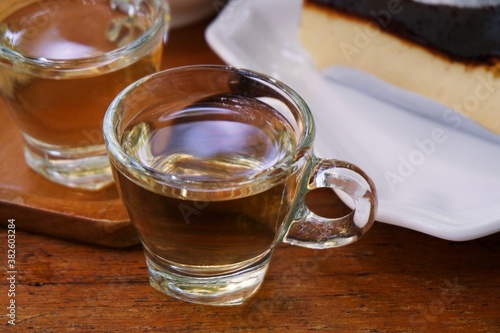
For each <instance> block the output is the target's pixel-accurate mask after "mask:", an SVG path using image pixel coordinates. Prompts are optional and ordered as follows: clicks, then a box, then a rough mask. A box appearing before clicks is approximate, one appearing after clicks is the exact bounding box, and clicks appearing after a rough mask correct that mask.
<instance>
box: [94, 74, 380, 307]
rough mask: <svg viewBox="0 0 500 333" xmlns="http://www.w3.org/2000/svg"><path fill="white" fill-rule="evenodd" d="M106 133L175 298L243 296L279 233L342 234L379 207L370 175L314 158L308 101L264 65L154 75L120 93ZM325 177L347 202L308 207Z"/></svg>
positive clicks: (145, 240) (152, 268) (123, 191)
mask: <svg viewBox="0 0 500 333" xmlns="http://www.w3.org/2000/svg"><path fill="white" fill-rule="evenodd" d="M103 132H104V137H105V141H106V145H107V149H108V154H109V157H110V161H111V165H112V169H113V171H114V176H115V180H116V183H117V186H118V189H119V192H120V195H121V198H122V200H123V202H124V204H125V206H126V208H127V210H128V213H129V216H130V219H131V221H132V222H133V224H134V226H135V227H136V229H137V231H138V234H139V236H140V238H141V241H142V244H143V247H144V250H145V256H146V262H147V265H148V268H149V274H150V282H151V285H152V286H153V287H155V288H157V289H158V290H160V291H162V292H164V293H166V294H169V295H171V296H173V297H176V298H179V299H182V300H186V301H190V302H196V303H202V304H214V305H232V304H240V303H242V302H243V301H244V300H245V299H247V298H248V297H250V296H251V295H252V294H253V293H254V292H255V291H256V290H257V288H258V287H259V285H260V284H261V282H262V280H263V278H264V275H265V272H266V270H267V267H268V265H269V260H270V258H271V254H272V252H273V249H274V247H275V246H276V244H278V243H279V242H280V241H283V242H286V243H290V244H294V245H299V246H303V247H309V248H316V249H323V248H330V247H337V246H341V245H346V244H349V243H352V242H354V241H356V240H357V239H358V238H359V237H360V236H362V235H363V234H364V233H365V232H366V231H367V230H368V229H369V228H370V227H371V225H372V223H373V220H374V217H375V213H376V208H377V197H376V193H375V188H374V185H373V183H372V181H371V180H370V178H369V177H368V176H366V175H365V174H364V173H363V172H362V171H361V170H360V169H359V168H357V167H356V166H354V165H352V164H350V163H347V162H342V161H337V160H334V159H319V158H317V157H315V156H314V154H313V140H314V133H315V132H314V123H313V117H312V115H311V112H310V110H309V108H308V107H307V105H306V103H305V102H304V101H303V100H302V99H301V97H300V96H298V95H297V93H295V92H294V91H293V90H292V89H290V88H289V87H288V86H286V85H284V84H283V83H280V82H278V81H276V80H274V79H273V78H271V77H268V76H266V75H263V74H259V73H255V72H253V71H248V70H244V69H237V68H231V67H225V66H208V65H207V66H189V67H181V68H176V69H171V70H167V71H163V72H159V73H157V74H153V75H150V76H148V77H146V78H143V79H141V80H139V81H138V82H136V83H134V84H132V85H131V86H129V87H128V88H127V89H125V90H124V91H123V92H121V93H120V94H119V95H118V96H117V98H116V99H115V100H114V101H113V103H112V104H111V105H110V107H109V109H108V111H107V113H106V115H105V118H104V124H103ZM322 187H327V188H331V189H333V190H339V191H342V192H344V193H346V194H347V195H348V196H350V197H351V198H352V202H353V205H354V207H353V212H352V213H350V214H348V215H347V216H344V217H341V218H335V219H328V218H323V217H321V216H318V215H316V214H314V213H313V212H311V211H310V210H309V209H308V207H307V206H306V204H305V202H304V197H305V195H306V194H307V193H308V192H309V191H311V190H314V189H316V188H322Z"/></svg>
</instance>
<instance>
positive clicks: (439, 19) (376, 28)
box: [299, 0, 500, 134]
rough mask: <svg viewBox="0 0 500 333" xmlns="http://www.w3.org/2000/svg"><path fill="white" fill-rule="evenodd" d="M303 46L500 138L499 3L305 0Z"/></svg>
mask: <svg viewBox="0 0 500 333" xmlns="http://www.w3.org/2000/svg"><path fill="white" fill-rule="evenodd" d="M299 33H300V40H301V43H302V44H303V46H304V47H305V49H306V50H307V51H308V52H309V53H310V55H311V57H312V58H313V60H314V61H315V63H316V64H317V66H318V68H319V69H322V68H324V67H327V66H332V65H346V66H352V67H355V68H357V69H360V70H362V71H364V72H367V73H369V74H372V75H374V76H376V77H379V78H380V79H382V80H384V81H386V82H388V83H391V84H393V85H396V86H399V87H401V88H403V89H407V90H409V91H412V92H415V93H417V94H420V95H422V96H426V97H428V98H431V99H433V100H435V101H437V102H440V103H442V104H444V105H446V106H447V107H449V108H451V109H454V110H456V111H458V112H460V113H461V114H462V115H464V116H466V117H469V118H470V119H471V120H473V121H475V122H476V123H478V124H479V125H481V126H483V127H484V128H486V129H488V130H490V131H492V132H494V133H497V134H500V1H498V0H357V1H346V0H305V1H304V5H303V12H302V18H301V23H300V29H299Z"/></svg>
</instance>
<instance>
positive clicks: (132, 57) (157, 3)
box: [0, 0, 168, 190]
mask: <svg viewBox="0 0 500 333" xmlns="http://www.w3.org/2000/svg"><path fill="white" fill-rule="evenodd" d="M167 25H168V7H167V6H166V3H165V1H164V0H140V1H124V0H109V1H90V2H89V1H83V0H75V1H59V0H53V1H51V0H48V1H46V0H43V1H42V0H2V1H1V4H0V93H1V95H2V97H3V99H4V101H5V104H6V106H7V109H9V111H10V112H11V114H12V115H13V116H14V118H15V119H16V121H17V123H18V124H19V126H20V128H21V131H22V133H23V137H24V142H25V147H24V156H25V160H26V162H27V164H28V165H29V166H30V167H31V168H32V169H34V170H35V171H36V172H38V173H39V174H41V175H43V176H45V177H46V178H48V179H50V180H52V181H54V182H56V183H59V184H62V185H65V186H69V187H74V188H79V189H88V190H99V189H101V188H103V187H105V186H107V185H110V184H112V182H113V179H112V175H111V170H110V167H109V162H108V158H107V156H106V149H105V147H104V140H103V137H102V131H101V127H102V126H101V125H102V119H103V116H104V113H105V111H106V109H107V107H108V106H109V104H110V103H111V101H112V100H113V98H114V97H116V95H117V94H118V93H119V92H120V91H121V90H123V89H124V88H125V87H126V86H128V85H129V84H131V83H133V82H134V81H136V80H138V79H140V78H141V77H144V76H146V75H148V74H151V73H154V72H156V71H158V70H159V68H160V64H161V57H162V50H163V41H164V39H165V37H166V33H167V30H168V26H167Z"/></svg>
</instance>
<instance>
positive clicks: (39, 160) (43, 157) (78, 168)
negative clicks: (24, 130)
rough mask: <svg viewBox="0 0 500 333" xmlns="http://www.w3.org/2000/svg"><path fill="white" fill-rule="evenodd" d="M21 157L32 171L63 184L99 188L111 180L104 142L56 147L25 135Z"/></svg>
mask: <svg viewBox="0 0 500 333" xmlns="http://www.w3.org/2000/svg"><path fill="white" fill-rule="evenodd" d="M24 159H25V161H26V164H27V165H28V166H29V167H30V168H31V169H33V170H34V171H35V172H37V173H38V174H40V175H42V176H43V177H45V178H47V179H49V180H50V181H52V182H55V183H57V184H60V185H64V186H66V187H70V188H75V189H81V190H88V191H98V190H101V189H103V188H105V187H107V186H109V185H111V184H113V182H114V181H113V175H112V172H111V167H110V165H109V159H108V156H107V154H106V148H105V146H104V145H96V146H91V147H85V148H72V149H67V148H64V149H58V147H54V146H48V145H43V144H39V143H38V142H36V141H35V140H33V139H30V138H26V137H25V146H24Z"/></svg>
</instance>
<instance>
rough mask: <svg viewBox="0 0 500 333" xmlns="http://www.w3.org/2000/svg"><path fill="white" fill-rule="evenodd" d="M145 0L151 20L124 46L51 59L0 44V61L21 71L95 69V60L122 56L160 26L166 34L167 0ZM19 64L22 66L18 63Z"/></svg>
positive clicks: (107, 62) (101, 63)
mask: <svg viewBox="0 0 500 333" xmlns="http://www.w3.org/2000/svg"><path fill="white" fill-rule="evenodd" d="M147 1H150V2H152V3H153V4H154V5H155V6H154V8H153V11H152V13H153V14H154V22H153V23H152V24H151V26H150V27H149V28H148V29H147V30H145V31H144V32H143V33H142V34H141V35H140V36H139V37H137V38H136V39H134V40H133V41H132V42H130V43H127V44H126V45H124V46H121V47H118V48H115V49H113V50H111V51H107V52H104V53H102V54H99V55H95V56H90V57H82V58H71V59H55V58H46V57H35V56H28V55H24V54H22V53H20V52H17V51H15V50H12V49H10V48H8V47H5V46H2V45H1V44H0V65H3V66H7V67H13V68H15V69H16V70H17V69H20V68H18V67H23V66H24V67H23V68H26V69H25V70H24V71H25V72H29V71H32V70H33V69H35V70H42V71H43V70H44V69H47V70H50V71H51V72H54V73H65V72H68V73H71V72H78V71H80V70H83V71H84V70H86V69H88V68H91V67H92V68H93V69H94V70H96V68H95V67H96V64H98V67H103V66H109V65H110V63H112V62H114V61H117V60H118V59H120V58H122V57H123V56H125V55H128V54H130V53H133V52H134V51H136V50H140V49H141V47H142V46H143V45H148V44H149V42H150V41H151V40H153V39H154V37H155V36H156V35H157V33H158V32H159V31H161V30H162V29H163V28H164V29H165V34H166V32H167V30H168V24H169V10H170V9H169V6H168V4H167V2H166V1H164V0H147ZM19 64H22V65H23V66H19ZM24 71H23V72H24ZM52 76H53V75H52Z"/></svg>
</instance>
